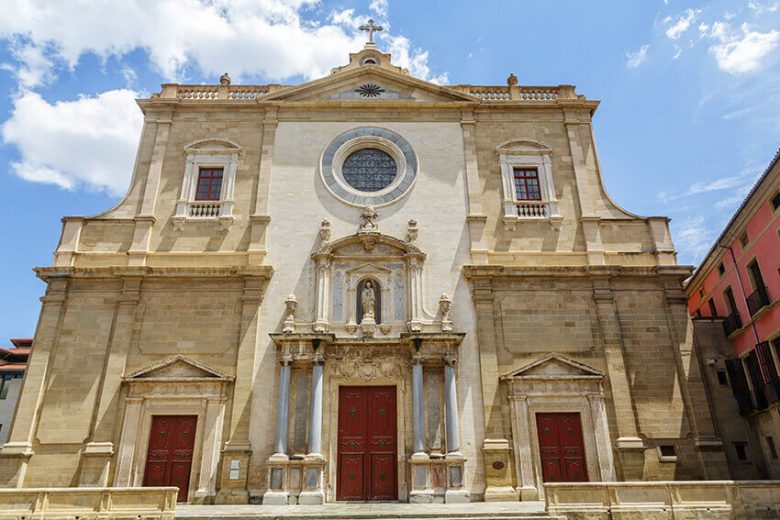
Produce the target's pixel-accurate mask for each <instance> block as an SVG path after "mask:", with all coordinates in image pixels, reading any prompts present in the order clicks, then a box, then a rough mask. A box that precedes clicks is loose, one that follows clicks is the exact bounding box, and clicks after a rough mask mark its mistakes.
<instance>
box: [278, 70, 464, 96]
mask: <svg viewBox="0 0 780 520" xmlns="http://www.w3.org/2000/svg"><path fill="white" fill-rule="evenodd" d="M263 99H264V100H265V101H288V102H314V101H322V102H325V101H338V102H355V103H360V102H388V101H407V102H410V101H416V102H428V103H446V102H460V103H463V102H471V103H478V102H479V101H478V100H477V99H475V98H474V97H472V96H470V95H468V94H465V93H463V92H458V91H457V90H454V89H451V88H449V87H443V86H441V85H436V84H434V83H430V82H428V81H423V80H421V79H417V78H414V77H412V76H409V75H406V74H403V73H401V72H398V71H395V70H390V69H387V68H381V67H379V66H375V65H364V66H362V67H358V68H353V69H350V70H343V71H337V72H334V73H333V74H331V75H330V76H327V77H324V78H321V79H316V80H314V81H310V82H308V83H303V84H301V85H298V86H295V87H291V88H286V89H284V90H281V91H279V92H277V93H275V94H271V95H269V96H267V97H264V98H263Z"/></svg>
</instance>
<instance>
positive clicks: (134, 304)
mask: <svg viewBox="0 0 780 520" xmlns="http://www.w3.org/2000/svg"><path fill="white" fill-rule="evenodd" d="M123 284H124V285H123V287H122V292H121V293H120V295H119V299H118V300H117V302H116V308H115V311H114V323H113V326H112V329H111V336H110V339H109V345H108V354H107V355H106V361H105V364H104V367H103V375H102V380H101V382H100V391H99V392H98V396H99V400H98V405H97V411H96V413H95V416H94V418H93V422H92V435H91V438H90V441H89V442H88V443H87V446H86V447H85V449H84V451H83V456H82V461H81V472H80V474H79V485H80V486H86V487H95V486H98V487H100V486H108V485H109V481H108V479H109V475H110V474H111V461H112V459H113V456H114V443H113V439H114V433H115V430H116V419H117V413H116V409H117V406H118V402H119V394H120V389H121V385H122V376H123V374H124V371H125V363H126V361H127V352H128V350H129V348H130V343H131V341H132V338H133V327H134V325H135V320H136V313H137V309H138V301H139V300H140V293H141V279H140V278H126V279H125V280H124V282H123Z"/></svg>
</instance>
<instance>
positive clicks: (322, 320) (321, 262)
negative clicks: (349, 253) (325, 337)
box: [314, 256, 330, 333]
mask: <svg viewBox="0 0 780 520" xmlns="http://www.w3.org/2000/svg"><path fill="white" fill-rule="evenodd" d="M314 261H315V262H316V264H317V300H316V302H317V321H315V322H314V332H317V333H323V332H328V314H329V303H330V261H329V259H328V258H327V257H326V256H317V258H315V260H314Z"/></svg>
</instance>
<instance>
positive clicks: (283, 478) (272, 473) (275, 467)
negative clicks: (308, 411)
mask: <svg viewBox="0 0 780 520" xmlns="http://www.w3.org/2000/svg"><path fill="white" fill-rule="evenodd" d="M279 363H280V364H281V365H282V368H281V370H280V371H279V395H278V398H277V403H276V432H275V437H274V454H273V455H271V456H270V457H269V458H268V464H267V465H266V467H267V469H268V491H266V492H265V495H263V504H265V505H274V506H281V505H287V504H288V500H289V496H290V492H289V471H288V469H289V465H288V461H289V457H288V456H287V428H288V425H289V420H290V372H291V371H292V366H291V365H292V356H291V355H290V354H284V355H283V356H282V357H281V359H280V360H279Z"/></svg>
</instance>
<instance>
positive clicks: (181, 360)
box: [125, 355, 233, 381]
mask: <svg viewBox="0 0 780 520" xmlns="http://www.w3.org/2000/svg"><path fill="white" fill-rule="evenodd" d="M204 378H205V379H213V380H214V381H218V380H223V381H229V380H232V379H233V378H232V377H231V376H228V375H225V374H223V373H221V372H218V371H217V370H214V369H213V368H210V367H208V366H206V365H204V364H202V363H198V362H197V361H193V360H192V359H188V358H186V357H184V356H182V355H176V356H173V357H171V358H169V359H166V360H165V361H161V362H159V363H155V364H154V365H150V366H148V367H146V368H142V369H141V370H138V371H136V372H133V373H132V374H130V375H129V376H127V377H126V378H125V380H128V381H143V380H165V379H169V380H181V379H204Z"/></svg>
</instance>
